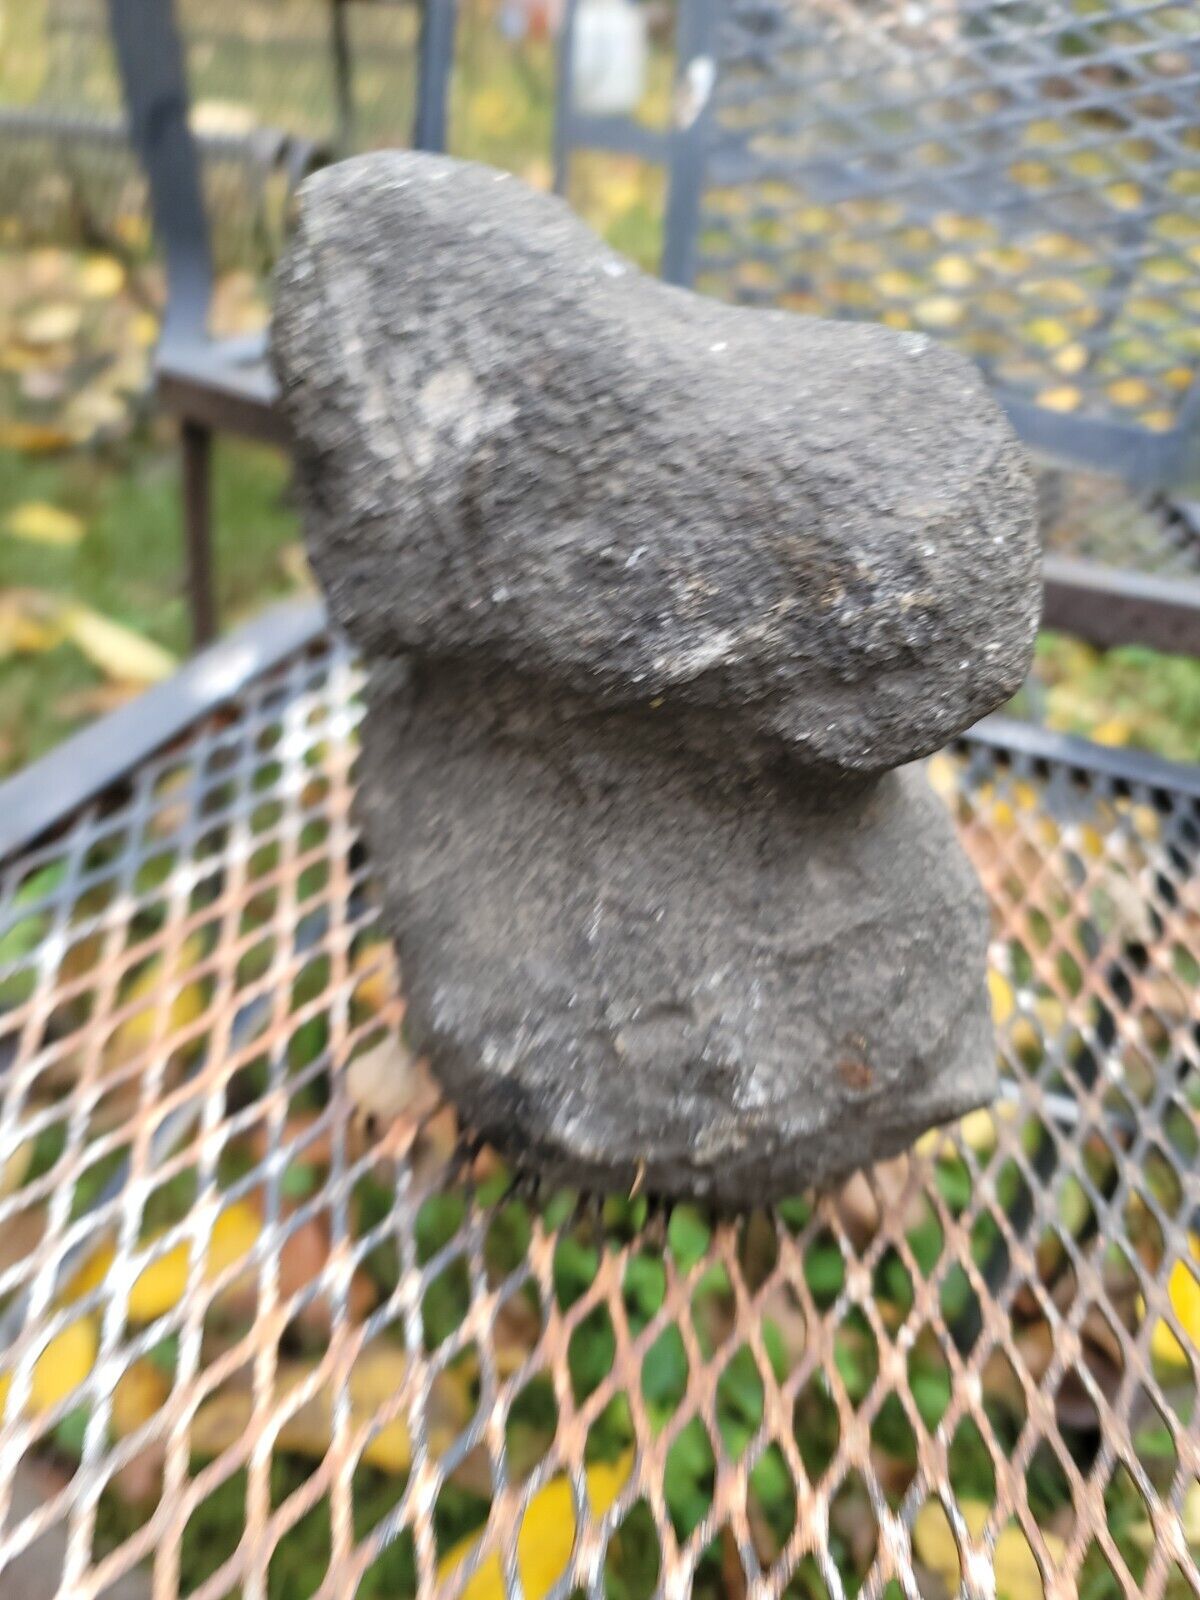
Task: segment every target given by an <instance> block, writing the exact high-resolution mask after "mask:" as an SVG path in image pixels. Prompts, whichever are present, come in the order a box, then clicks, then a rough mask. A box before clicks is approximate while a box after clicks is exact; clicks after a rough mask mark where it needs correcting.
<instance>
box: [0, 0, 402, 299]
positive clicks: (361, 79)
mask: <svg viewBox="0 0 1200 1600" xmlns="http://www.w3.org/2000/svg"><path fill="white" fill-rule="evenodd" d="M174 5H175V14H176V17H177V20H178V23H179V26H180V29H181V32H182V34H183V37H184V40H185V44H186V48H187V66H188V80H189V81H188V87H189V92H190V96H191V112H192V125H193V128H194V130H195V131H196V134H197V136H198V138H199V140H200V148H201V153H202V157H203V174H204V184H205V201H206V211H207V215H208V217H209V220H210V227H211V231H212V238H213V246H214V250H215V254H216V257H217V261H218V265H219V266H221V267H232V266H240V267H246V268H250V269H252V270H255V271H259V272H261V271H263V270H265V269H266V268H268V267H269V266H270V265H271V264H272V263H273V261H274V259H275V257H276V255H277V254H278V251H279V248H280V246H281V244H282V241H283V237H284V232H285V223H286V216H287V208H288V203H289V200H290V196H291V190H292V187H293V184H294V181H295V180H297V179H298V178H299V177H301V176H303V172H301V171H293V170H291V168H290V165H289V162H290V160H291V157H292V155H293V148H292V147H289V145H288V141H289V140H291V141H293V142H296V141H299V142H303V144H304V145H305V147H306V148H309V149H312V148H315V149H316V150H318V151H320V152H322V153H324V154H327V155H328V154H332V153H333V152H334V150H335V149H336V148H338V147H339V145H341V144H343V143H344V144H346V145H348V146H351V147H353V148H359V149H362V148H369V147H374V146H380V145H404V144H407V143H408V142H409V141H410V139H411V136H412V122H413V109H414V105H415V97H416V45H417V32H418V28H419V10H418V7H417V6H415V5H413V4H410V3H408V0H237V3H231V0H174ZM40 10H41V15H42V26H41V27H40V28H33V27H31V25H30V23H29V22H28V21H27V22H25V23H24V24H23V25H22V28H21V32H20V35H19V37H18V38H17V39H16V40H15V41H14V43H13V45H12V48H13V49H14V50H16V49H18V48H19V49H20V51H21V55H22V63H23V70H22V73H21V74H20V75H19V77H17V78H16V80H15V81H16V82H17V83H19V84H20V85H21V87H22V89H23V96H22V100H21V103H20V104H12V105H5V104H3V94H2V92H0V210H2V211H3V212H4V214H5V215H6V216H8V217H9V218H10V219H11V227H12V229H14V230H15V229H17V228H19V230H20V237H21V238H23V239H24V238H32V239H44V240H53V241H55V242H61V241H62V240H63V239H75V240H77V239H79V238H81V237H82V238H83V239H84V240H90V239H91V238H93V237H95V236H97V235H99V236H100V237H115V238H116V239H117V240H118V242H120V243H121V244H123V245H125V246H126V247H132V248H134V249H135V250H136V249H140V248H141V247H143V246H144V245H145V244H147V243H148V242H149V223H148V216H147V200H146V193H145V184H144V181H143V179H142V177H141V174H140V172H139V171H138V168H137V163H136V162H135V160H134V157H133V154H132V152H131V150H130V148H129V144H128V141H127V139H126V137H125V131H124V118H123V115H122V109H121V88H120V78H119V75H118V71H117V66H116V60H115V56H114V53H113V49H112V45H111V41H110V38H109V31H108V30H109V24H108V13H107V7H106V5H105V3H104V0H42V5H41V8H40ZM335 12H337V13H338V14H339V15H340V18H341V22H342V26H343V28H344V35H345V52H346V69H345V77H344V83H342V84H339V81H338V67H337V53H336V49H335V45H334V38H333V19H334V16H335Z"/></svg>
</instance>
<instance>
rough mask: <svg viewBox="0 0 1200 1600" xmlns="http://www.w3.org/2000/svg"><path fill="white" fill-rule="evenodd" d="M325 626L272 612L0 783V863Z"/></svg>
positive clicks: (299, 612) (316, 615)
mask: <svg viewBox="0 0 1200 1600" xmlns="http://www.w3.org/2000/svg"><path fill="white" fill-rule="evenodd" d="M327 626H328V621H327V617H326V613H325V607H324V606H323V605H322V604H321V602H320V601H317V600H303V601H286V602H284V603H283V604H282V605H278V606H273V607H272V608H271V609H270V610H269V611H266V612H264V613H263V615H262V616H260V617H256V618H255V619H254V620H253V621H252V622H249V623H247V624H246V625H245V626H244V627H241V628H238V629H236V630H235V631H234V632H233V633H231V634H229V635H228V636H227V637H226V638H224V639H221V640H219V641H218V642H217V643H216V644H214V645H212V646H210V647H209V648H208V649H207V650H203V651H201V652H200V654H199V655H196V656H193V657H192V659H191V660H190V661H188V662H187V663H186V664H185V665H184V666H182V667H181V668H180V669H179V671H178V672H176V673H174V674H173V675H172V676H171V677H170V678H168V679H167V680H166V681H165V682H163V683H160V684H156V685H155V686H154V687H153V688H152V689H148V690H147V691H146V692H145V694H142V695H139V696H138V698H137V699H136V700H133V701H131V702H130V703H129V705H127V706H122V707H121V708H120V709H119V710H117V711H113V712H111V713H110V714H109V715H108V716H106V717H102V718H101V719H100V720H99V721H98V722H94V723H92V724H91V725H90V726H89V727H87V728H84V729H83V730H82V732H80V733H77V734H75V735H74V736H73V737H72V738H70V739H67V740H65V741H64V742H63V743H62V744H61V745H59V746H58V747H57V749H55V750H52V751H51V752H50V753H49V754H48V755H46V756H43V757H42V758H41V760H39V761H35V762H34V763H33V764H32V765H31V766H29V767H27V768H26V769H25V770H24V771H23V772H19V773H18V774H17V775H16V776H15V777H13V778H10V779H8V781H7V782H5V783H3V784H0V862H2V861H5V860H7V859H8V858H9V857H11V856H13V855H16V854H17V853H18V852H20V851H22V850H25V849H27V848H28V847H29V846H30V845H32V844H33V843H34V842H35V841H36V840H37V839H40V838H41V837H42V836H43V835H44V834H47V833H49V832H51V831H52V830H53V829H54V828H56V827H57V826H58V825H59V824H60V823H62V822H64V821H65V820H66V819H67V818H69V817H70V816H71V815H72V814H73V813H75V812H76V811H78V810H79V808H80V807H81V806H82V805H84V804H85V803H86V802H87V801H88V800H91V799H93V798H94V797H95V796H96V795H98V794H101V793H103V791H104V790H105V789H107V788H108V787H109V786H110V785H111V784H114V783H116V782H118V781H119V780H120V779H121V778H123V777H124V776H125V775H126V774H127V773H128V772H129V771H130V770H131V768H133V767H135V766H137V764H138V763H139V762H140V761H143V760H145V759H146V757H147V756H150V755H152V754H153V753H154V751H156V750H159V749H161V748H162V747H163V746H164V745H167V744H170V743H171V742H172V740H174V739H177V738H178V737H179V735H180V734H181V733H183V732H184V731H185V730H186V729H187V728H188V727H190V726H191V725H192V724H193V723H195V722H197V721H199V719H200V718H201V717H204V716H207V715H209V714H210V713H211V712H213V711H215V710H216V709H217V708H218V707H219V706H221V705H223V704H225V703H226V702H227V701H229V700H230V699H232V698H233V697H234V696H235V695H237V694H238V693H240V691H241V690H242V689H244V688H245V687H246V685H247V684H248V683H250V682H251V681H252V680H253V679H254V678H256V677H258V676H259V675H260V674H261V673H263V672H266V671H268V670H269V669H270V668H271V667H273V666H275V665H276V663H278V662H280V661H282V660H284V659H286V658H287V657H288V656H290V655H293V654H294V653H295V652H296V651H297V650H302V649H303V648H304V647H305V646H306V645H309V644H311V643H312V642H313V641H314V640H316V639H318V638H320V636H321V635H322V633H324V631H325V629H326V627H327Z"/></svg>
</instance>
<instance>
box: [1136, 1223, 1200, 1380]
mask: <svg viewBox="0 0 1200 1600" xmlns="http://www.w3.org/2000/svg"><path fill="white" fill-rule="evenodd" d="M1188 1247H1189V1249H1190V1250H1191V1253H1192V1258H1193V1260H1194V1261H1197V1262H1200V1234H1195V1233H1193V1234H1189V1235H1188ZM1167 1296H1168V1298H1169V1300H1170V1302H1171V1309H1172V1311H1174V1313H1175V1315H1176V1317H1177V1318H1178V1320H1179V1326H1180V1327H1181V1328H1182V1329H1183V1332H1184V1336H1185V1338H1186V1340H1187V1344H1188V1346H1190V1348H1191V1355H1192V1358H1195V1357H1196V1356H1197V1355H1198V1354H1200V1282H1198V1281H1197V1273H1196V1271H1195V1270H1193V1269H1192V1268H1191V1267H1189V1266H1188V1264H1187V1262H1186V1261H1183V1260H1179V1261H1176V1262H1175V1264H1174V1266H1173V1267H1172V1268H1171V1276H1170V1277H1169V1278H1168V1279H1167ZM1139 1303H1140V1304H1141V1308H1142V1313H1143V1315H1144V1314H1145V1303H1144V1302H1143V1301H1139ZM1150 1351H1151V1354H1152V1355H1153V1356H1154V1359H1155V1360H1156V1361H1159V1362H1161V1363H1162V1364H1163V1365H1164V1366H1167V1367H1178V1368H1183V1369H1185V1370H1186V1369H1187V1368H1188V1367H1189V1366H1190V1365H1191V1361H1190V1360H1189V1357H1188V1351H1187V1348H1185V1346H1184V1345H1182V1344H1180V1342H1179V1340H1178V1339H1177V1338H1176V1336H1175V1332H1174V1330H1173V1329H1172V1328H1171V1326H1170V1324H1169V1323H1168V1322H1166V1321H1165V1320H1164V1319H1163V1318H1161V1317H1160V1318H1159V1320H1158V1321H1157V1322H1156V1323H1155V1324H1154V1331H1153V1333H1152V1334H1151V1335H1150Z"/></svg>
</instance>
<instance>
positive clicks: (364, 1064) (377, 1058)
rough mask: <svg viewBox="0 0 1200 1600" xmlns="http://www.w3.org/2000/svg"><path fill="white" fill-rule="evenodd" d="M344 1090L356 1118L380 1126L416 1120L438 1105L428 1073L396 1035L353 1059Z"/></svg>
mask: <svg viewBox="0 0 1200 1600" xmlns="http://www.w3.org/2000/svg"><path fill="white" fill-rule="evenodd" d="M346 1088H347V1090H348V1091H349V1094H350V1098H351V1100H352V1101H353V1102H354V1105H355V1109H356V1110H357V1111H358V1113H359V1115H361V1116H363V1117H366V1118H378V1119H379V1120H380V1121H381V1122H392V1121H394V1120H395V1119H396V1118H397V1117H403V1116H407V1117H419V1116H421V1115H422V1113H423V1112H425V1111H427V1110H430V1109H432V1107H433V1106H434V1105H435V1104H436V1101H437V1092H436V1090H435V1089H434V1088H433V1084H432V1080H431V1079H430V1078H429V1075H428V1072H427V1070H425V1069H424V1068H423V1066H422V1064H421V1063H420V1062H418V1061H417V1059H416V1057H415V1056H414V1055H413V1053H412V1051H411V1050H409V1048H408V1046H407V1045H406V1044H405V1043H404V1041H403V1040H402V1039H401V1038H400V1036H399V1035H398V1034H395V1033H391V1034H389V1035H388V1037H387V1038H386V1039H384V1041H383V1042H382V1043H381V1044H377V1045H376V1046H375V1047H374V1049H372V1050H365V1051H364V1052H363V1053H362V1055H359V1056H355V1058H354V1059H353V1061H351V1062H350V1064H349V1066H348V1067H347V1068H346Z"/></svg>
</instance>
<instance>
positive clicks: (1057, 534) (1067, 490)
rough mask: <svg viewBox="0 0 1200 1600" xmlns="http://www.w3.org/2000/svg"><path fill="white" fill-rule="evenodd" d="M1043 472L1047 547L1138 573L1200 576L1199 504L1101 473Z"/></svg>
mask: <svg viewBox="0 0 1200 1600" xmlns="http://www.w3.org/2000/svg"><path fill="white" fill-rule="evenodd" d="M1037 477H1038V511H1039V518H1040V526H1041V532H1042V542H1043V543H1044V545H1045V547H1046V549H1047V550H1050V551H1053V552H1054V553H1056V554H1060V555H1067V556H1077V557H1079V556H1081V557H1090V558H1091V559H1092V560H1094V561H1098V562H1102V563H1103V564H1104V565H1105V566H1110V567H1129V568H1132V569H1133V570H1134V571H1137V572H1155V573H1162V574H1164V575H1168V576H1170V575H1178V576H1179V577H1188V578H1193V579H1194V578H1196V577H1197V576H1200V520H1198V519H1197V512H1196V508H1195V507H1194V506H1190V507H1189V506H1188V505H1185V504H1182V503H1177V502H1173V501H1171V500H1170V499H1168V498H1167V497H1166V496H1165V495H1162V494H1147V493H1144V492H1143V493H1139V492H1138V490H1136V489H1134V488H1132V487H1130V486H1129V485H1126V484H1123V483H1121V482H1120V481H1119V480H1116V479H1114V478H1110V477H1106V476H1104V474H1102V473H1098V472H1083V471H1076V472H1067V471H1063V470H1061V469H1059V468H1046V469H1043V470H1041V471H1039V473H1038V475H1037Z"/></svg>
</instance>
